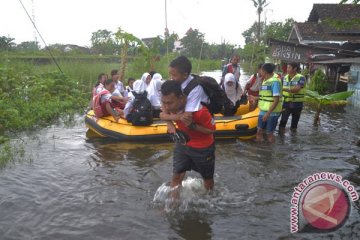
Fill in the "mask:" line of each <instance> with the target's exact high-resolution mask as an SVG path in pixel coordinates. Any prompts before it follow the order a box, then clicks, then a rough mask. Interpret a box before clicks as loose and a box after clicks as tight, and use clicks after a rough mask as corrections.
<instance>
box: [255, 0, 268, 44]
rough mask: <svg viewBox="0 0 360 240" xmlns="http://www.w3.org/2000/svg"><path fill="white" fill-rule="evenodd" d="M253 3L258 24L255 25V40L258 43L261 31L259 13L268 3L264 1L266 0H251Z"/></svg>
mask: <svg viewBox="0 0 360 240" xmlns="http://www.w3.org/2000/svg"><path fill="white" fill-rule="evenodd" d="M251 1H252V2H253V3H254V7H255V8H256V12H257V15H258V26H257V42H258V44H259V43H260V31H261V13H262V12H263V11H264V8H265V7H266V6H267V5H269V4H270V3H266V0H251Z"/></svg>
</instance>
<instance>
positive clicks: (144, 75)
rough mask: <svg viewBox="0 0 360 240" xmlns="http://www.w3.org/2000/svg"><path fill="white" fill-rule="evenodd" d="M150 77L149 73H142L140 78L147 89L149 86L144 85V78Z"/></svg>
mask: <svg viewBox="0 0 360 240" xmlns="http://www.w3.org/2000/svg"><path fill="white" fill-rule="evenodd" d="M148 76H150V73H147V72H146V73H144V74H143V75H142V76H141V81H143V82H144V83H145V84H146V87H148V86H149V85H148V84H147V83H146V78H147V77H148Z"/></svg>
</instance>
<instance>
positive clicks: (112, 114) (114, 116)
mask: <svg viewBox="0 0 360 240" xmlns="http://www.w3.org/2000/svg"><path fill="white" fill-rule="evenodd" d="M105 107H106V110H107V111H108V113H110V114H111V116H113V118H114V120H115V121H116V122H117V121H119V119H120V114H119V113H118V112H116V110H114V109H113V108H112V107H111V105H110V102H106V105H105Z"/></svg>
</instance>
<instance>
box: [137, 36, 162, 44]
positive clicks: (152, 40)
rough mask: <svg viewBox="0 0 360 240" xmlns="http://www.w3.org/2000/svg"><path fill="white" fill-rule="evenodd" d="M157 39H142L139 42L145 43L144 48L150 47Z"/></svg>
mask: <svg viewBox="0 0 360 240" xmlns="http://www.w3.org/2000/svg"><path fill="white" fill-rule="evenodd" d="M157 38H158V37H150V38H142V39H141V41H143V43H145V44H146V46H150V45H151V44H152V43H153V42H154V41H155V39H157Z"/></svg>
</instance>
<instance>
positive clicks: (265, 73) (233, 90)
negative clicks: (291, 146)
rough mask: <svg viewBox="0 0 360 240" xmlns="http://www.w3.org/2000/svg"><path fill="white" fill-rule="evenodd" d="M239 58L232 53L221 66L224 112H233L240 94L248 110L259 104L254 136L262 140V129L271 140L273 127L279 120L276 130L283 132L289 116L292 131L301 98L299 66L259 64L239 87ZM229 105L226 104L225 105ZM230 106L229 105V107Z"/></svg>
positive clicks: (239, 99) (303, 78)
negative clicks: (280, 68) (281, 67)
mask: <svg viewBox="0 0 360 240" xmlns="http://www.w3.org/2000/svg"><path fill="white" fill-rule="evenodd" d="M239 60H240V58H239V56H238V55H234V56H233V57H232V58H231V61H230V63H229V64H227V65H225V66H224V68H223V74H222V76H223V81H222V84H223V87H224V91H225V93H226V95H227V98H228V101H227V102H229V101H231V102H230V103H233V104H232V105H231V104H226V105H225V107H224V109H225V112H224V113H225V114H233V113H234V112H236V109H237V108H238V106H239V104H240V102H241V98H242V97H244V96H247V97H248V100H249V104H250V111H251V110H253V109H255V108H256V107H259V109H260V114H259V119H258V132H257V135H256V139H257V140H258V141H262V140H263V139H264V133H266V135H267V138H268V141H269V142H270V143H273V142H275V137H274V131H275V129H276V127H277V124H278V119H279V117H280V116H281V119H280V123H279V133H280V134H283V133H284V132H285V126H286V124H287V122H288V119H289V117H290V116H292V118H291V127H290V129H291V130H292V131H296V129H297V125H298V122H299V119H300V114H301V111H302V108H303V102H304V100H305V83H306V80H305V77H304V76H303V75H301V74H300V73H299V71H300V66H299V64H298V63H295V62H292V63H288V64H287V69H286V74H283V76H282V77H281V75H280V74H279V73H276V72H275V70H276V66H275V65H274V64H271V63H265V64H259V65H258V67H257V72H256V73H254V74H253V75H252V76H251V77H250V78H249V79H248V81H247V82H246V85H245V87H244V89H243V90H241V88H240V87H239V85H240V66H239V64H238V62H239ZM226 106H230V107H226ZM232 108H233V109H232Z"/></svg>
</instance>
